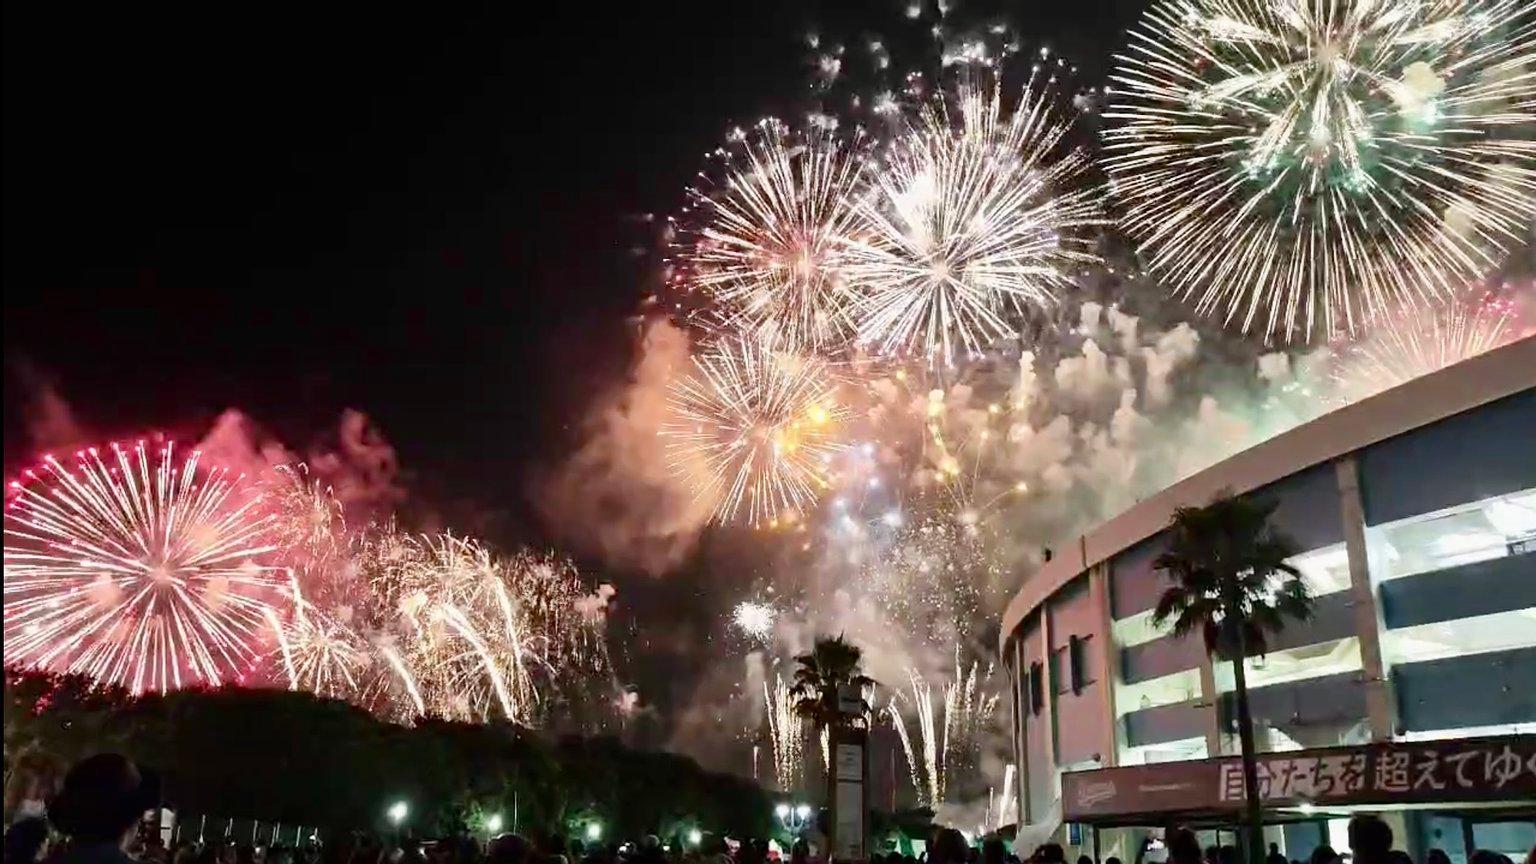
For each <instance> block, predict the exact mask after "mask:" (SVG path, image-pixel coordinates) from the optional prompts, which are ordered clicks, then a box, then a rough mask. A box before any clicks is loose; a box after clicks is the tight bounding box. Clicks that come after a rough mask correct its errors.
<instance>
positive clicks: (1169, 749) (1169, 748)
mask: <svg viewBox="0 0 1536 864" xmlns="http://www.w3.org/2000/svg"><path fill="white" fill-rule="evenodd" d="M1207 755H1208V754H1207V752H1206V749H1205V739H1204V738H1184V739H1181V740H1179V741H1164V742H1162V743H1160V744H1143V745H1141V746H1139V747H1122V748H1120V764H1121V765H1155V764H1158V763H1160V762H1186V761H1189V760H1192V759H1204V758H1205V757H1206V756H1207Z"/></svg>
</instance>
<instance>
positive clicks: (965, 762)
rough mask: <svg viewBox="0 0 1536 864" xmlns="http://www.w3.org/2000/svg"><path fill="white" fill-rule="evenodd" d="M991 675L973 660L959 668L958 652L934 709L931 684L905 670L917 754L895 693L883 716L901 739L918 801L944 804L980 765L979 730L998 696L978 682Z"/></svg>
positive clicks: (987, 720) (986, 722) (990, 716)
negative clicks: (966, 666) (914, 720)
mask: <svg viewBox="0 0 1536 864" xmlns="http://www.w3.org/2000/svg"><path fill="white" fill-rule="evenodd" d="M991 675H992V670H991V669H990V668H989V669H987V670H986V672H985V673H982V672H981V670H980V668H979V666H978V664H975V663H973V664H971V666H970V667H969V668H968V669H966V668H962V667H961V665H960V661H959V659H958V657H957V658H956V661H955V677H954V678H953V680H951V681H949V682H948V683H947V684H945V685H944V687H943V689H942V690H940V691H939V692H940V694H941V695H942V697H943V701H942V702H941V703H940V704H939V705H938V707H937V709H936V707H935V703H934V688H933V686H932V685H931V684H929V683H928V681H927V680H926V679H925V678H924V677H923V676H922V674H921V673H920V672H918V671H917V670H916V669H911V670H908V679H909V685H910V689H909V691H908V692H909V693H910V699H911V701H912V709H913V711H914V712H915V714H916V721H917V744H918V745H919V746H920V747H921V753H918V752H916V749H915V748H914V746H913V740H912V735H911V733H910V732H909V731H908V728H907V721H906V720H905V719H904V718H903V717H902V712H901V708H900V705H899V702H898V700H897V699H895V698H893V699H892V700H891V702H890V704H889V705H887V706H886V716H887V717H888V718H889V720H890V722H891V727H892V728H893V729H895V730H896V735H897V737H898V738H899V739H900V741H901V746H902V750H903V752H904V753H905V754H906V757H907V766H908V768H909V769H910V771H911V774H912V787H913V789H915V790H916V791H917V796H918V802H919V803H920V804H921V805H923V806H926V807H937V806H939V805H940V804H944V803H945V802H946V801H948V800H949V799H950V796H951V793H952V792H954V791H956V786H957V785H958V784H959V783H960V782H961V781H963V780H964V779H967V778H969V777H971V776H973V775H974V774H975V773H976V771H977V769H978V768H979V767H980V766H979V765H978V760H979V756H980V746H981V745H980V735H981V734H982V733H983V732H984V731H985V729H986V727H987V726H988V725H989V724H990V723H991V722H992V720H993V718H994V716H995V715H996V713H997V699H998V697H997V696H996V695H988V694H986V693H985V692H984V690H983V686H982V681H983V680H984V679H986V678H990V677H991Z"/></svg>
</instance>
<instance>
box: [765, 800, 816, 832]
mask: <svg viewBox="0 0 1536 864" xmlns="http://www.w3.org/2000/svg"><path fill="white" fill-rule="evenodd" d="M773 814H774V815H775V816H777V817H779V824H781V825H783V826H784V830H785V831H788V832H789V833H791V834H796V833H799V831H800V829H801V828H804V827H805V826H806V825H807V824H808V823H809V822H810V820H811V805H809V804H806V803H803V802H802V803H800V804H796V805H794V806H793V807H791V806H790V805H789V804H786V803H784V802H782V801H781V802H779V804H778V806H776V807H774V808H773Z"/></svg>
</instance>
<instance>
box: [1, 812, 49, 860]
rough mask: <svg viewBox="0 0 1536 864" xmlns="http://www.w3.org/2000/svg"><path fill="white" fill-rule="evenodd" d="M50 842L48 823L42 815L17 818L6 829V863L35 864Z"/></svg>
mask: <svg viewBox="0 0 1536 864" xmlns="http://www.w3.org/2000/svg"><path fill="white" fill-rule="evenodd" d="M46 842H48V823H47V822H44V821H43V819H42V817H40V816H28V817H26V818H24V819H17V820H16V821H15V822H13V823H11V827H10V828H7V829H6V831H5V864H12V862H17V864H34V862H36V861H37V856H38V854H39V853H41V852H42V851H43V844H44V843H46Z"/></svg>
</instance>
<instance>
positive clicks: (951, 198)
mask: <svg viewBox="0 0 1536 864" xmlns="http://www.w3.org/2000/svg"><path fill="white" fill-rule="evenodd" d="M1069 129H1070V123H1068V122H1067V121H1065V120H1063V119H1061V117H1060V116H1059V115H1058V112H1057V110H1056V107H1055V100H1054V99H1053V98H1052V96H1051V91H1050V90H1048V89H1044V88H1038V87H1035V86H1030V87H1026V88H1025V89H1024V91H1023V92H1022V94H1021V95H1020V97H1019V99H1018V101H1017V104H1014V105H1011V106H1009V105H1005V104H1004V100H1003V99H1002V98H1001V96H1000V94H999V93H998V91H997V90H996V89H985V88H980V87H962V88H961V89H960V92H959V95H958V97H957V99H956V100H955V107H954V108H949V107H946V105H945V104H944V103H943V102H942V101H935V102H934V103H932V104H930V105H929V106H928V107H927V108H926V109H925V110H924V111H923V112H922V113H921V116H920V118H919V121H918V122H917V123H915V124H914V125H913V126H912V127H911V128H910V129H908V130H907V131H906V132H905V133H904V134H902V135H901V136H900V137H899V138H898V139H897V140H896V141H894V142H893V143H892V145H891V147H890V149H889V152H888V153H887V154H886V156H885V158H884V160H883V163H882V164H881V165H880V166H879V168H878V169H877V170H875V171H874V172H872V173H873V178H874V185H875V192H876V194H874V195H871V196H867V197H865V198H863V199H860V201H859V203H858V215H859V225H858V226H857V227H856V229H855V231H854V232H853V234H852V235H851V236H850V239H849V245H848V252H847V261H846V264H845V265H844V266H845V271H846V273H847V274H848V276H849V278H850V279H851V280H852V283H853V285H854V286H855V287H856V288H857V289H858V291H859V292H860V297H861V299H860V302H859V306H858V308H857V310H856V311H857V318H858V336H859V339H860V340H861V341H863V342H864V343H867V344H868V345H869V346H871V347H872V348H873V349H874V350H876V351H878V352H880V353H905V354H921V355H925V356H927V357H928V358H930V359H931V360H933V361H936V362H941V363H951V362H955V361H957V360H961V359H964V358H965V357H967V356H975V355H978V354H980V353H981V352H983V351H985V350H986V349H987V348H988V347H989V346H991V345H992V344H993V343H994V342H996V341H998V340H1000V339H1004V338H1007V337H1010V336H1013V335H1015V334H1017V332H1018V326H1019V324H1020V322H1021V320H1022V319H1023V318H1025V317H1026V316H1027V315H1029V314H1030V313H1031V312H1033V311H1038V310H1040V309H1043V308H1045V307H1048V306H1050V305H1051V304H1052V303H1053V302H1054V301H1055V299H1056V296H1057V294H1058V292H1060V291H1061V290H1063V289H1064V288H1066V287H1068V286H1069V285H1070V284H1071V283H1072V279H1073V277H1074V276H1075V274H1076V271H1077V270H1079V269H1080V268H1081V267H1082V266H1084V265H1086V264H1088V263H1091V262H1093V261H1095V260H1096V258H1095V256H1094V255H1093V254H1092V251H1091V249H1090V244H1089V240H1088V239H1087V236H1086V233H1085V232H1086V230H1087V229H1089V228H1090V226H1092V225H1094V224H1096V222H1097V221H1098V217H1097V213H1098V208H1097V205H1096V196H1097V193H1096V192H1095V191H1093V189H1092V188H1091V187H1090V185H1089V184H1088V183H1087V181H1086V177H1085V175H1086V172H1087V169H1088V159H1087V156H1086V155H1085V153H1084V152H1083V151H1082V150H1080V149H1077V148H1071V147H1068V146H1067V142H1066V141H1065V140H1064V139H1065V136H1066V135H1067V132H1068V131H1069Z"/></svg>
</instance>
